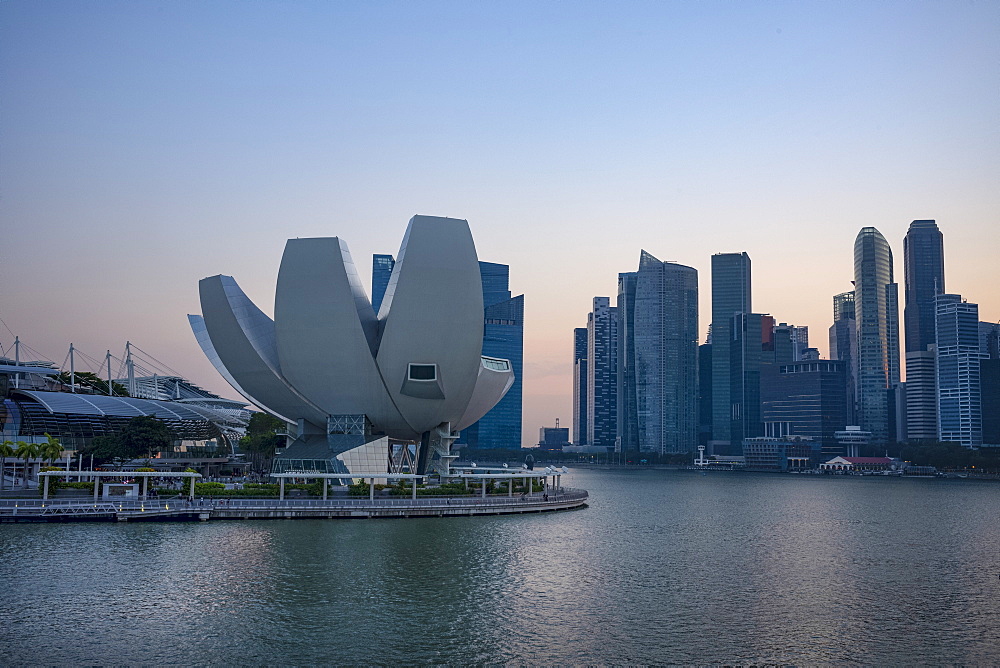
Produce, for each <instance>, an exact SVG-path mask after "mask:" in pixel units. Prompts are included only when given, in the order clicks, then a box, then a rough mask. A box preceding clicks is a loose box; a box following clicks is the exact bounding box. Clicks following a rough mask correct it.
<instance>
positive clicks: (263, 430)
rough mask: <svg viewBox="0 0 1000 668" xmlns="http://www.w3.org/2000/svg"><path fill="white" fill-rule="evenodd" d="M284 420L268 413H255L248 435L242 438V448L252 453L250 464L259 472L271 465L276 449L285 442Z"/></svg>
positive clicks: (285, 427)
mask: <svg viewBox="0 0 1000 668" xmlns="http://www.w3.org/2000/svg"><path fill="white" fill-rule="evenodd" d="M286 429H287V426H286V425H285V423H284V421H282V420H279V419H278V418H276V417H274V416H273V415H270V414H268V413H254V414H253V415H252V416H251V417H250V424H248V425H247V435H246V436H244V437H243V438H241V439H240V449H241V450H243V451H244V452H245V453H247V454H248V455H250V464H251V466H252V467H253V470H254V471H256V472H257V473H263V472H265V471H267V469H268V468H269V467H270V460H271V458H272V457H274V452H275V450H276V449H277V448H278V447H279V446H280V445H282V444H283V443H284V442H285V435H284V432H285V430H286Z"/></svg>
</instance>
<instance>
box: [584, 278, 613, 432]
mask: <svg viewBox="0 0 1000 668" xmlns="http://www.w3.org/2000/svg"><path fill="white" fill-rule="evenodd" d="M617 312H618V308H617V307H615V306H611V300H610V299H608V298H607V297H594V310H593V311H591V312H590V314H589V315H588V316H587V421H588V422H587V444H588V445H593V446H601V447H609V448H610V447H614V445H615V439H616V438H617V426H616V424H615V423H616V422H617V419H618V404H617V399H618V313H617Z"/></svg>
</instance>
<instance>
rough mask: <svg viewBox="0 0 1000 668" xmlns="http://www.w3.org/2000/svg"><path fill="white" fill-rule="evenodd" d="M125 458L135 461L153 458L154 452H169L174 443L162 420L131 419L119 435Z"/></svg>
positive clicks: (148, 417) (142, 417)
mask: <svg viewBox="0 0 1000 668" xmlns="http://www.w3.org/2000/svg"><path fill="white" fill-rule="evenodd" d="M118 438H119V439H120V440H121V442H122V448H123V449H124V453H125V456H126V457H128V458H129V459H135V458H136V457H140V456H142V455H145V456H146V458H147V459H148V458H150V457H152V456H153V453H155V452H163V451H164V450H169V449H170V447H171V446H172V445H173V443H174V437H173V435H172V434H171V433H170V429H169V428H168V427H167V423H166V422H164V421H163V420H160V419H158V418H155V417H153V416H151V415H143V416H140V417H136V418H132V419H131V420H129V421H128V424H127V425H125V428H124V429H123V430H122V431H121V433H119V435H118Z"/></svg>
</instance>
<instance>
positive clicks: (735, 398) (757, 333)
mask: <svg viewBox="0 0 1000 668" xmlns="http://www.w3.org/2000/svg"><path fill="white" fill-rule="evenodd" d="M765 322H766V323H767V326H766V327H765V325H764V323H765ZM773 322H774V319H773V318H771V317H770V316H768V315H764V314H761V313H737V314H736V315H734V316H733V320H732V327H731V329H730V331H731V332H732V339H731V341H730V348H729V359H730V363H731V365H732V368H731V370H730V374H729V378H730V385H729V401H730V403H731V404H732V413H731V414H732V418H731V419H730V422H729V424H730V426H729V434H730V441H731V442H730V452H732V453H742V452H743V439H745V438H756V437H758V436H761V435H762V430H763V423H762V422H761V416H760V372H761V362H762V359H761V357H762V353H763V347H764V339H765V335H766V336H767V337H768V338H770V336H771V334H772V331H771V330H772V323H773ZM783 334H784V335H785V337H786V340H787V346H786V351H785V352H786V353H787V354H788V355H789V356H790V357H792V359H794V346H793V345H792V340H791V335H792V330H791V329H788V328H786V329H785V330H784V332H783ZM775 352H776V353H778V352H780V351H775Z"/></svg>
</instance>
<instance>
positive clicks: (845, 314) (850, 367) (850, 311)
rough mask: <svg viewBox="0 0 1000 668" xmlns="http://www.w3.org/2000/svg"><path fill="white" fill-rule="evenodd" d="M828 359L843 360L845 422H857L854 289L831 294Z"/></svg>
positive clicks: (856, 338) (856, 337)
mask: <svg viewBox="0 0 1000 668" xmlns="http://www.w3.org/2000/svg"><path fill="white" fill-rule="evenodd" d="M830 359H832V360H841V361H842V362H844V383H845V387H844V392H845V394H846V395H847V419H846V423H847V424H849V425H854V424H856V423H857V418H856V416H855V410H856V407H857V383H858V381H857V363H858V321H857V320H855V310H854V291H853V290H852V291H851V292H841V293H840V294H839V295H834V296H833V325H831V326H830Z"/></svg>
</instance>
